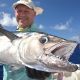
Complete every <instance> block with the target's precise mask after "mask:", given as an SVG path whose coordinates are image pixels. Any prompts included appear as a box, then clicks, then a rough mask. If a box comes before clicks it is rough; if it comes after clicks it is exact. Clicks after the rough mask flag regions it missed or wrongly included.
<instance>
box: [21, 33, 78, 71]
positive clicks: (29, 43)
mask: <svg viewBox="0 0 80 80" xmlns="http://www.w3.org/2000/svg"><path fill="white" fill-rule="evenodd" d="M25 39H26V40H24V41H23V42H24V43H22V44H24V45H25V46H24V45H23V46H24V47H25V48H24V47H23V48H21V49H22V52H23V51H25V62H26V61H28V62H29V64H33V63H34V64H36V63H37V64H38V63H39V64H40V65H42V66H45V67H46V68H47V69H51V70H52V71H54V72H56V71H69V72H73V71H76V70H77V69H78V67H77V65H75V64H73V63H71V62H69V61H68V59H69V57H70V55H71V54H72V52H73V51H74V49H75V47H76V45H77V44H76V43H75V42H72V41H68V40H65V39H63V38H59V37H56V36H54V35H49V34H46V33H37V32H34V33H30V34H28V35H27V37H26V38H25ZM21 49H20V50H21ZM23 49H25V50H23ZM28 62H26V63H28ZM47 69H46V70H47ZM46 70H44V71H46ZM48 71H49V70H48Z"/></svg>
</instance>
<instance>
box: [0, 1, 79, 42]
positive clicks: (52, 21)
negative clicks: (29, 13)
mask: <svg viewBox="0 0 80 80" xmlns="http://www.w3.org/2000/svg"><path fill="white" fill-rule="evenodd" d="M16 1H17V0H0V24H2V25H3V27H4V28H5V29H7V30H10V31H15V30H16V26H17V22H16V19H15V15H14V9H13V7H12V4H13V3H14V2H16ZM33 2H34V3H35V4H36V6H39V7H42V8H43V9H44V11H43V13H42V14H40V15H38V16H36V18H35V22H34V23H35V24H36V25H37V27H38V28H39V29H41V30H42V31H43V32H47V33H49V34H53V35H56V36H58V37H62V38H65V39H71V40H75V41H77V42H80V0H33Z"/></svg>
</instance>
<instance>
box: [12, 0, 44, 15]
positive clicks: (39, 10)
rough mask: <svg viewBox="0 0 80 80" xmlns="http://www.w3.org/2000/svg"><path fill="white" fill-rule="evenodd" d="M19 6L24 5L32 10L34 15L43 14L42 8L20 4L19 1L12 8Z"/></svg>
mask: <svg viewBox="0 0 80 80" xmlns="http://www.w3.org/2000/svg"><path fill="white" fill-rule="evenodd" d="M20 4H22V5H25V6H27V7H29V8H31V9H33V10H34V11H35V12H36V15H39V14H42V13H43V9H42V8H40V7H35V6H30V4H28V3H25V2H21V1H18V2H16V3H14V4H13V7H14V8H16V6H18V5H20Z"/></svg>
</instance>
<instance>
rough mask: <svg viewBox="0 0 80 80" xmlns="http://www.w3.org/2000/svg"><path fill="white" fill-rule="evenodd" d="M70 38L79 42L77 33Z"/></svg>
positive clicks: (79, 38)
mask: <svg viewBox="0 0 80 80" xmlns="http://www.w3.org/2000/svg"><path fill="white" fill-rule="evenodd" d="M70 40H74V41H77V42H79V43H80V35H77V36H73V37H71V38H70Z"/></svg>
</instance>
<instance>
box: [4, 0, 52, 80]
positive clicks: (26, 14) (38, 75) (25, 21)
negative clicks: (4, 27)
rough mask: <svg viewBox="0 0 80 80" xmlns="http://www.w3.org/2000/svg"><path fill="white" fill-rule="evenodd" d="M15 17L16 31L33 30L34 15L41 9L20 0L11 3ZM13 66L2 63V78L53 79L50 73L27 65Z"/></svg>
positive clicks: (28, 0) (11, 79)
mask: <svg viewBox="0 0 80 80" xmlns="http://www.w3.org/2000/svg"><path fill="white" fill-rule="evenodd" d="M13 7H14V11H15V17H16V20H17V22H18V31H22V32H25V31H33V29H34V28H33V22H34V19H35V17H36V15H39V14H41V13H42V11H43V9H42V8H40V7H36V6H34V4H33V2H32V1H31V0H20V1H17V2H16V3H14V4H13ZM13 67H14V66H12V67H11V66H9V65H4V79H3V80H53V79H52V76H51V73H48V72H43V71H37V70H35V69H30V68H28V67H24V68H20V69H17V70H13Z"/></svg>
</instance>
